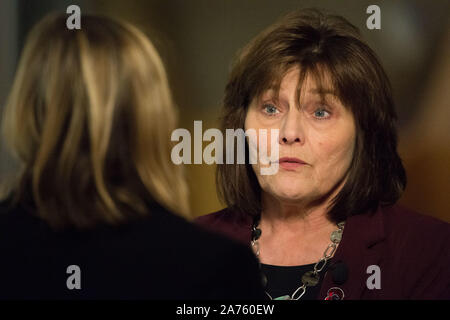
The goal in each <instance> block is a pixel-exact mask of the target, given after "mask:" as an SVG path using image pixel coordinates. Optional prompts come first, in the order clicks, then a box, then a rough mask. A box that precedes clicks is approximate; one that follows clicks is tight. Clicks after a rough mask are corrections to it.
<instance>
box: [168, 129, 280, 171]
mask: <svg viewBox="0 0 450 320" xmlns="http://www.w3.org/2000/svg"><path fill="white" fill-rule="evenodd" d="M202 127H203V126H202V121H194V139H192V137H191V133H190V132H189V130H187V129H184V128H178V129H175V130H174V131H173V132H172V136H171V140H172V141H176V142H178V141H179V143H178V144H176V145H175V146H174V147H173V148H172V152H171V155H170V156H171V159H172V162H173V163H174V164H177V165H179V164H192V152H191V150H192V142H193V144H194V161H193V163H194V164H202V163H203V161H204V163H206V164H214V163H215V164H224V163H225V164H234V163H237V164H245V161H246V159H245V155H246V148H245V145H246V141H247V143H248V153H249V163H250V164H257V163H258V161H259V164H260V173H261V175H272V174H276V173H277V172H278V168H279V163H278V158H279V144H278V138H279V130H278V129H270V130H268V129H259V130H258V131H256V130H255V129H247V130H246V131H245V132H244V130H243V129H226V130H225V139H224V137H223V133H222V131H220V130H219V129H216V128H211V129H208V130H206V131H205V132H203V129H202ZM268 131H270V141H268V135H269V132H268ZM180 140H181V141H180ZM224 140H225V151H226V152H225V159H224V154H223V153H224V152H223V151H224ZM203 141H211V143H209V144H208V145H207V146H206V147H205V148H204V149H203V148H202V146H203ZM269 144H270V152H269V148H268V147H269ZM202 149H203V150H202ZM235 150H236V154H235ZM269 153H270V154H269Z"/></svg>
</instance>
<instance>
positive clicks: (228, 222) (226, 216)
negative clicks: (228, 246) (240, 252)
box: [194, 208, 253, 243]
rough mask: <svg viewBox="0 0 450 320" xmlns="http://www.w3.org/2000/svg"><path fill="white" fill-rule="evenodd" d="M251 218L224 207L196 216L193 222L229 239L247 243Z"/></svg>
mask: <svg viewBox="0 0 450 320" xmlns="http://www.w3.org/2000/svg"><path fill="white" fill-rule="evenodd" d="M252 222H253V219H252V217H251V216H250V215H245V214H242V213H240V212H238V211H236V210H233V209H231V208H225V209H222V210H219V211H216V212H213V213H209V214H206V215H204V216H200V217H197V218H196V219H195V220H194V223H196V224H197V225H200V226H202V227H203V228H204V229H207V230H209V231H212V232H214V233H220V234H223V235H225V236H227V237H229V238H231V239H234V240H237V241H240V242H244V243H249V242H250V233H251V226H252Z"/></svg>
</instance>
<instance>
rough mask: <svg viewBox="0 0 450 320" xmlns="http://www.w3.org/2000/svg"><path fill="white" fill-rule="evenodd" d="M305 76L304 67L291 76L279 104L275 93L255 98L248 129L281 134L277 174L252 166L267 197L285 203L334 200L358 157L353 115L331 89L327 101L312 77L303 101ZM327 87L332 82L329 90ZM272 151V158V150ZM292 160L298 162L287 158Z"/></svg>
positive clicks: (290, 71) (257, 165)
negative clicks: (302, 78)
mask: <svg viewBox="0 0 450 320" xmlns="http://www.w3.org/2000/svg"><path fill="white" fill-rule="evenodd" d="M299 74H300V70H299V68H292V69H291V70H289V72H288V73H286V75H285V76H284V78H283V79H282V81H281V85H280V91H279V95H278V101H275V99H274V92H273V90H268V91H266V92H263V93H262V95H261V96H260V97H258V98H255V99H253V101H252V102H251V104H250V106H249V109H248V112H247V115H246V119H245V130H248V129H255V130H256V132H257V133H258V132H259V131H258V130H259V129H267V132H268V137H270V129H278V130H279V137H278V147H279V157H278V159H279V168H278V171H277V173H276V174H273V175H261V170H260V168H261V167H265V165H260V163H259V161H258V163H257V164H253V165H252V166H253V170H254V171H255V174H256V176H257V178H258V181H259V184H260V186H261V188H262V190H263V192H265V193H268V194H269V195H271V196H273V197H275V198H276V199H278V200H281V201H287V202H293V203H295V202H300V201H301V202H303V203H305V201H306V203H308V202H310V201H315V200H318V199H321V198H322V197H323V196H325V195H328V193H330V191H332V190H333V189H334V188H335V187H338V186H339V183H340V182H342V181H343V180H344V178H345V176H346V173H347V170H348V168H349V166H350V163H351V160H352V157H353V149H354V145H355V132H356V131H355V122H354V118H353V115H352V113H351V111H350V110H348V109H346V108H345V107H344V106H343V105H342V103H341V102H340V101H339V99H338V98H337V97H336V96H335V95H334V94H333V92H332V91H331V90H330V92H327V93H325V95H324V100H321V97H320V94H319V93H318V92H317V88H316V85H315V82H314V80H313V79H312V78H311V77H307V78H306V79H305V82H304V83H303V88H302V93H301V96H300V102H299V101H298V96H297V95H296V88H297V84H298V80H299ZM325 80H326V79H325ZM326 85H327V81H325V82H324V87H325V88H324V89H327V87H326ZM325 91H327V90H325ZM267 140H268V141H270V138H268V139H267ZM267 148H268V155H270V145H268V146H267ZM286 157H289V158H294V159H283V158H286ZM295 158H296V159H295ZM296 161H300V162H296ZM266 166H267V165H266ZM336 191H337V189H336Z"/></svg>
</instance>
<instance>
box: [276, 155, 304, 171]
mask: <svg viewBox="0 0 450 320" xmlns="http://www.w3.org/2000/svg"><path fill="white" fill-rule="evenodd" d="M278 163H279V165H280V167H281V168H283V169H285V170H291V171H292V170H295V169H297V168H299V167H301V166H304V165H305V164H307V163H306V162H305V161H303V160H301V159H299V158H293V157H283V158H280V159H279V160H278Z"/></svg>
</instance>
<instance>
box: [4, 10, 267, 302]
mask: <svg viewBox="0 0 450 320" xmlns="http://www.w3.org/2000/svg"><path fill="white" fill-rule="evenodd" d="M175 127H176V110H175V108H174V104H173V101H172V98H171V94H170V91H169V86H168V80H167V76H166V73H165V70H164V67H163V64H162V62H161V59H160V57H159V55H158V53H157V51H156V50H155V48H154V47H153V45H152V44H151V42H150V41H149V40H148V39H147V37H146V36H145V35H144V34H143V33H142V32H141V31H139V30H138V29H136V28H135V27H133V26H131V25H130V24H128V23H124V22H120V21H116V20H113V19H111V18H107V17H100V16H88V15H85V16H83V17H82V29H81V30H68V29H67V28H66V16H65V15H59V14H52V15H49V16H47V17H46V18H44V19H43V20H42V21H41V22H40V23H38V25H36V26H35V27H34V28H33V30H32V31H31V33H30V34H29V36H28V38H27V41H26V45H25V48H24V51H23V54H22V57H21V60H20V63H19V67H18V70H17V74H16V77H15V80H14V83H13V86H12V90H11V93H10V96H9V99H8V102H7V105H6V108H5V112H4V116H3V132H4V137H5V141H6V142H7V144H8V146H9V147H10V148H11V149H12V151H13V153H14V154H15V155H16V157H17V159H18V161H19V162H20V172H19V173H18V175H17V179H16V180H15V181H14V183H11V184H9V185H8V186H9V190H8V192H6V193H5V196H4V200H3V202H2V204H1V207H0V254H1V256H2V264H1V266H0V278H1V279H0V283H1V287H2V289H1V293H0V297H3V298H19V299H20V298H27V299H29V298H31V299H34V298H40V299H41V298H52V299H55V298H56V299H59V298H61V299H72V298H74V299H75V298H82V299H90V298H112V299H116V298H117V299H135V298H144V299H145V298H148V299H183V298H190V299H197V298H199V299H205V298H213V299H214V298H259V297H261V292H262V291H261V290H260V289H261V287H260V283H259V279H258V277H257V273H256V270H257V262H256V260H255V259H254V257H253V256H252V253H251V251H250V250H249V249H248V248H245V247H244V246H242V247H241V246H240V245H236V244H234V243H230V242H228V241H226V240H224V239H222V238H219V237H216V236H213V235H210V234H209V233H205V232H204V231H200V230H198V229H197V228H196V227H195V226H193V225H191V224H190V223H188V222H186V221H185V219H184V218H183V216H184V217H188V197H187V187H186V183H185V180H184V177H183V173H182V169H181V168H180V167H179V166H176V165H174V164H173V163H172V161H171V159H170V149H171V145H170V144H169V142H170V134H171V132H172V130H173V129H175ZM172 213H176V214H177V215H174V214H172ZM180 216H181V217H180ZM236 260H243V262H242V263H237V264H236V263H235V261H236ZM242 265H248V268H244V269H243V268H242V267H241V266H242ZM237 266H239V268H237Z"/></svg>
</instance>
